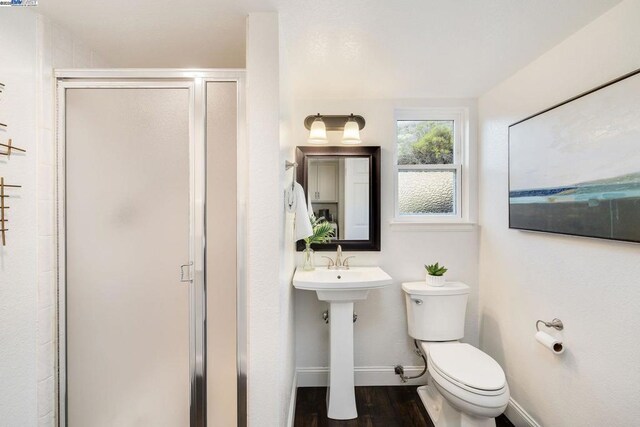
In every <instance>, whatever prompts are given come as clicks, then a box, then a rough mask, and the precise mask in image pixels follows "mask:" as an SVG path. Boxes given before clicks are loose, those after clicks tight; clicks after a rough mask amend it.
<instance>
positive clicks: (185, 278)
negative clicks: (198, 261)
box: [180, 261, 193, 283]
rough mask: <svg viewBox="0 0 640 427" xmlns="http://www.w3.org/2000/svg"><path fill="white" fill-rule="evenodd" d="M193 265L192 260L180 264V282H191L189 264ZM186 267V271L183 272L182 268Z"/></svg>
mask: <svg viewBox="0 0 640 427" xmlns="http://www.w3.org/2000/svg"><path fill="white" fill-rule="evenodd" d="M192 265H193V261H192V262H190V263H189V264H182V265H181V266H180V281H181V282H189V283H191V282H192V281H193V279H192V278H191V266H192ZM185 267H186V268H187V273H186V274H185V272H184V269H185Z"/></svg>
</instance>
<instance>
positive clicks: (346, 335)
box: [327, 301, 358, 420]
mask: <svg viewBox="0 0 640 427" xmlns="http://www.w3.org/2000/svg"><path fill="white" fill-rule="evenodd" d="M329 326H330V336H331V338H330V353H331V354H330V360H329V387H328V389H327V415H328V416H329V418H331V419H334V420H350V419H353V418H357V417H358V411H357V410H356V393H355V388H354V387H355V382H354V372H353V302H342V301H335V302H334V301H332V302H331V303H330V305H329Z"/></svg>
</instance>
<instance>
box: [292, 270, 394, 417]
mask: <svg viewBox="0 0 640 427" xmlns="http://www.w3.org/2000/svg"><path fill="white" fill-rule="evenodd" d="M390 284H391V277H390V276H389V275H388V274H387V273H385V272H384V271H383V270H382V269H381V268H380V267H351V268H349V269H348V270H329V269H326V268H318V269H316V270H313V271H304V270H302V269H297V270H296V272H295V274H294V275H293V286H294V287H295V288H296V289H305V290H309V291H315V292H316V294H317V295H318V299H319V300H320V301H327V302H329V326H330V332H329V334H330V360H329V388H328V390H327V413H328V416H329V418H332V419H334V420H350V419H353V418H357V417H358V412H357V410H356V396H355V389H354V374H353V303H354V302H355V301H361V300H365V299H366V298H367V296H368V295H369V291H370V290H372V289H379V288H383V287H385V286H388V285H390Z"/></svg>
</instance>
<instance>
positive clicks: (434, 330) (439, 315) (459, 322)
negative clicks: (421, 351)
mask: <svg viewBox="0 0 640 427" xmlns="http://www.w3.org/2000/svg"><path fill="white" fill-rule="evenodd" d="M402 290H403V291H404V293H405V301H406V304H407V323H408V326H409V335H410V336H412V337H413V338H414V339H417V340H420V341H453V340H457V339H460V338H462V337H464V317H465V314H466V311H467V299H468V297H469V286H467V285H465V284H464V283H461V282H446V283H445V285H444V286H429V285H427V284H426V282H424V281H422V282H407V283H403V284H402Z"/></svg>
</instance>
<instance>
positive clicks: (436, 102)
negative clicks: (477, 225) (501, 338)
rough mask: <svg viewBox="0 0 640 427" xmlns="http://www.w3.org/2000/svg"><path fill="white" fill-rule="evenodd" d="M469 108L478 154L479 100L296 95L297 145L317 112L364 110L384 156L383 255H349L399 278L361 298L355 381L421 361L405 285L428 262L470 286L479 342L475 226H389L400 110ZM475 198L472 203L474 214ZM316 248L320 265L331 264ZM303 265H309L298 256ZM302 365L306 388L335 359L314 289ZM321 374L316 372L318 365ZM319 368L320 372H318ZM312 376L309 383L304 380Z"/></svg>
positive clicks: (391, 378) (470, 319) (334, 138)
mask: <svg viewBox="0 0 640 427" xmlns="http://www.w3.org/2000/svg"><path fill="white" fill-rule="evenodd" d="M453 106H456V107H466V108H468V109H469V112H470V122H471V123H470V145H471V147H470V148H471V152H472V159H473V158H475V152H476V150H475V145H476V128H477V116H476V103H475V101H474V100H464V99H462V100H455V99H430V100H429V99H424V100H421V99H414V100H393V99H351V100H344V99H337V100H318V99H296V101H295V110H294V115H293V117H292V119H293V135H294V140H295V141H296V143H297V145H305V144H306V139H307V137H308V131H307V130H306V129H305V128H304V124H303V121H304V118H305V117H306V116H307V115H309V114H316V113H318V112H320V113H323V114H349V113H352V112H353V113H354V114H360V115H362V116H364V117H365V120H366V126H365V128H364V129H363V130H362V132H361V137H362V140H363V144H364V145H379V146H381V147H382V154H381V156H382V161H381V175H382V176H381V203H382V207H381V216H382V218H381V241H382V245H381V246H382V250H381V251H380V252H349V253H348V254H345V256H346V255H355V256H356V258H355V259H353V260H352V265H379V266H380V267H382V268H383V269H384V270H385V271H386V272H388V273H389V274H390V275H391V277H392V278H393V285H392V286H390V287H388V288H385V289H383V290H379V291H373V292H370V294H369V297H368V299H367V300H365V301H362V302H358V303H356V306H355V310H356V312H357V313H358V321H357V323H356V324H355V366H356V369H357V370H362V369H363V368H366V369H364V370H365V371H367V373H358V374H357V375H356V384H365V383H371V382H373V383H374V384H384V383H388V384H400V380H399V378H398V377H397V376H395V375H394V374H393V366H394V365H396V364H398V363H400V364H403V365H409V366H416V365H420V363H421V360H420V359H419V358H418V357H416V355H415V354H414V353H413V341H412V339H411V338H410V337H409V335H408V333H407V321H406V311H405V306H404V304H405V303H404V297H403V295H404V294H403V292H402V290H401V284H402V282H405V281H415V280H424V277H425V271H424V264H426V263H432V262H435V261H439V262H441V263H444V264H445V265H446V266H447V267H449V272H448V273H447V276H448V279H449V280H460V281H464V282H466V283H467V284H469V286H471V289H472V291H471V295H470V298H469V305H468V310H467V319H466V320H467V321H466V336H465V341H467V342H470V343H472V344H477V343H478V326H477V312H478V284H477V277H478V270H477V265H478V240H477V231H476V229H473V228H472V229H470V230H466V231H434V230H433V229H429V228H417V229H416V227H415V226H402V225H394V226H391V225H390V220H391V219H392V218H393V216H394V195H393V194H394V188H393V186H394V176H393V174H394V168H393V158H394V150H395V120H394V109H396V108H425V107H453ZM329 134H330V135H329V136H330V138H331V140H330V143H331V144H334V145H340V142H339V138H340V133H339V132H329ZM475 173H476V170H475V162H472V168H471V177H472V179H471V184H472V188H475V182H476V180H475ZM475 204H476V200H475V198H472V202H471V208H472V211H474V212H475V209H476V206H475ZM322 255H330V256H333V255H335V253H331V252H317V253H316V262H317V264H319V265H326V260H323V259H322V258H320V256H322ZM298 262H299V265H302V259H301V256H300V255H298ZM295 309H296V362H297V367H298V368H299V379H300V383H299V384H300V385H319V384H321V381H325V380H326V375H305V374H303V372H307V373H308V372H309V371H310V369H309V368H322V367H327V366H328V363H329V356H328V355H329V353H328V352H329V327H328V325H326V324H325V323H324V321H323V320H322V312H323V311H325V310H326V309H327V304H326V303H324V302H320V301H318V299H317V297H316V295H315V293H313V292H308V291H299V290H298V291H296V306H295ZM311 371H314V369H311ZM315 371H318V369H315ZM306 378H308V379H309V381H306V380H305V379H306Z"/></svg>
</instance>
